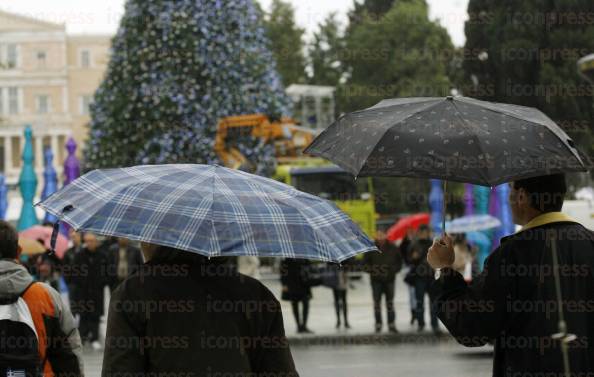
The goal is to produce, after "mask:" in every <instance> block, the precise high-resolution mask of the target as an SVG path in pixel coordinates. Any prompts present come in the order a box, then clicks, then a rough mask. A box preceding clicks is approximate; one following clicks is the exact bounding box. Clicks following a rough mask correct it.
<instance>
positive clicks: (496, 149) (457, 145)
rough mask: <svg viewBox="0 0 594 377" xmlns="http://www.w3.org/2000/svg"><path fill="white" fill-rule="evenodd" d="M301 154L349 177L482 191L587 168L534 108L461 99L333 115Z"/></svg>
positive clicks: (398, 102) (387, 104) (406, 101)
mask: <svg viewBox="0 0 594 377" xmlns="http://www.w3.org/2000/svg"><path fill="white" fill-rule="evenodd" d="M305 152H306V153H309V154H312V155H316V156H320V157H324V158H326V159H328V160H331V161H332V162H334V163H336V164H337V165H339V166H341V167H342V168H344V169H345V170H347V171H349V172H350V173H351V174H353V175H354V176H401V177H418V178H437V179H443V180H449V181H457V182H467V183H474V184H478V185H483V186H496V185H498V184H501V183H504V182H509V181H512V180H517V179H521V178H529V177H534V176H540V175H548V174H555V173H562V172H563V173H564V172H578V171H586V170H587V169H586V167H585V165H584V163H583V161H582V160H581V158H580V156H579V154H578V151H577V149H576V148H575V145H574V143H573V141H572V140H571V139H570V138H569V136H567V134H566V133H565V132H564V131H563V130H562V129H561V128H559V126H557V125H556V124H555V122H553V121H552V120H551V119H550V118H548V117H547V116H546V115H545V114H543V113H542V112H540V111H539V110H537V109H533V108H528V107H523V106H516V105H507V104H499V103H492V102H485V101H479V100H475V99H472V98H466V97H447V98H430V97H427V98H396V99H389V100H384V101H382V102H380V103H378V104H377V105H375V106H373V107H370V108H368V109H365V110H361V111H356V112H354V113H350V114H347V115H344V116H342V117H340V118H339V119H338V120H337V121H336V122H334V123H333V124H332V125H330V126H329V127H328V128H327V129H326V130H325V131H324V132H322V134H320V135H319V136H318V137H317V138H316V139H315V140H314V141H313V143H312V144H311V145H310V146H309V147H308V148H307V149H306V150H305Z"/></svg>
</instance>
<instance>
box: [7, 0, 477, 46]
mask: <svg viewBox="0 0 594 377" xmlns="http://www.w3.org/2000/svg"><path fill="white" fill-rule="evenodd" d="M259 1H260V3H261V4H262V5H263V7H264V8H265V9H266V8H267V7H268V6H269V4H270V3H271V0H259ZM290 1H291V2H292V3H293V4H294V5H295V8H296V10H297V22H298V23H299V24H300V25H301V26H302V27H304V28H305V29H306V30H307V32H308V33H310V34H311V32H312V31H313V30H315V28H316V25H317V24H318V23H319V22H320V21H321V20H323V19H324V17H325V16H326V15H327V14H328V13H330V12H333V11H335V12H337V13H338V14H339V15H340V16H341V19H342V20H346V12H347V11H348V9H349V8H350V7H351V5H352V2H353V0H290ZM124 2H125V0H0V9H2V10H4V11H8V12H15V13H20V14H23V15H28V16H33V17H35V18H40V19H43V20H48V21H53V22H60V23H62V22H64V23H66V25H67V29H68V31H69V32H71V33H93V34H96V33H101V34H112V33H114V32H115V31H116V29H117V26H118V21H119V19H120V17H121V15H122V13H123V11H124ZM427 2H428V3H429V5H430V9H431V10H430V12H431V18H432V19H438V20H439V21H440V22H441V24H442V25H443V26H445V27H446V28H447V29H448V31H449V33H450V35H451V36H452V40H453V41H454V44H456V45H458V46H461V45H463V44H464V40H465V37H464V21H465V20H466V7H467V5H468V0H427Z"/></svg>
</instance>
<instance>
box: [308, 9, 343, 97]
mask: <svg viewBox="0 0 594 377" xmlns="http://www.w3.org/2000/svg"><path fill="white" fill-rule="evenodd" d="M344 52H345V50H344V38H343V36H342V30H341V26H340V22H339V20H338V18H337V17H336V13H331V14H330V15H328V16H327V17H326V18H325V19H324V21H323V22H321V23H320V24H319V25H318V30H317V31H316V32H315V33H314V35H313V41H312V43H311V44H310V45H309V48H308V58H309V67H310V70H311V75H310V77H309V80H308V82H309V83H310V84H312V85H331V86H337V85H338V83H339V82H340V79H341V78H342V76H343V73H344V69H343V65H342V61H341V60H342V56H343V54H344Z"/></svg>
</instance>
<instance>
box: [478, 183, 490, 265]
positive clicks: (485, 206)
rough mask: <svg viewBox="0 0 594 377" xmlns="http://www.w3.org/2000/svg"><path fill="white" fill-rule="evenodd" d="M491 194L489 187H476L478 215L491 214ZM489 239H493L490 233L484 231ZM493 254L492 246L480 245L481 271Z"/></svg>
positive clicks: (479, 261) (479, 259) (479, 260)
mask: <svg viewBox="0 0 594 377" xmlns="http://www.w3.org/2000/svg"><path fill="white" fill-rule="evenodd" d="M490 194H491V189H490V188H489V187H484V186H478V185H475V186H474V198H475V201H474V213H475V214H477V215H486V214H488V213H489V197H490ZM482 233H484V234H485V235H486V236H487V237H489V238H490V237H491V232H490V231H483V232H482ZM490 252H491V245H487V244H482V245H479V252H478V255H477V261H478V265H479V269H480V270H482V269H483V265H484V263H485V259H487V257H488V256H489V253H490Z"/></svg>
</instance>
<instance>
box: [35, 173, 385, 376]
mask: <svg viewBox="0 0 594 377" xmlns="http://www.w3.org/2000/svg"><path fill="white" fill-rule="evenodd" d="M40 206H42V207H43V208H44V209H46V210H47V211H49V212H51V213H54V214H55V215H56V216H58V217H59V218H60V219H61V220H62V221H66V222H67V223H68V224H70V225H71V226H73V227H74V228H75V229H76V230H85V231H92V232H95V233H98V234H103V235H109V236H117V237H124V238H128V239H132V240H138V241H140V242H141V243H140V245H141V251H142V253H143V256H144V259H145V261H146V263H145V264H144V266H143V267H142V268H141V269H140V270H139V271H138V272H137V273H135V274H133V275H132V276H131V277H129V278H128V279H126V280H125V281H124V282H123V283H121V284H120V286H119V287H118V288H117V289H116V290H115V291H114V292H113V295H112V299H111V303H110V308H109V317H108V325H107V336H106V346H105V356H104V360H103V371H102V374H103V376H104V377H110V376H114V375H137V374H145V373H149V374H153V373H154V374H155V375H157V374H160V373H163V374H165V373H167V374H171V373H174V374H177V375H180V374H183V375H190V374H191V375H193V376H197V377H199V376H211V375H213V374H221V375H254V376H264V375H283V376H298V373H297V371H296V369H295V365H294V362H293V358H292V355H291V351H290V348H289V345H288V342H287V339H286V337H285V333H284V326H283V317H282V313H281V309H280V304H279V302H278V300H277V299H276V298H275V297H274V295H273V294H272V293H271V292H270V291H269V290H268V289H267V288H266V287H265V286H264V285H263V284H261V283H260V282H259V281H257V280H255V279H252V278H250V277H247V276H245V275H240V274H239V273H237V271H236V270H235V269H233V268H230V267H229V266H227V265H225V263H224V261H223V260H222V258H212V259H211V258H210V257H227V256H240V255H248V256H265V257H284V258H301V259H318V260H323V261H337V262H340V261H342V260H344V259H348V258H350V257H351V256H353V255H356V254H358V253H361V252H366V251H371V250H375V246H374V244H373V242H372V241H371V240H369V239H368V238H367V237H366V236H365V235H364V233H363V232H362V231H361V230H360V229H359V228H358V227H357V226H356V225H355V224H354V223H353V222H352V221H351V220H350V219H349V218H348V216H347V215H346V214H344V213H343V212H341V211H340V210H339V209H338V208H337V207H336V206H335V205H334V204H332V203H330V202H328V201H325V200H323V199H321V198H318V197H315V196H313V195H309V194H306V193H303V192H300V191H298V190H296V189H294V188H292V187H290V186H287V185H285V184H282V183H279V182H276V181H274V180H270V179H267V178H263V177H258V176H255V175H251V174H248V173H245V172H241V171H237V170H231V169H227V168H223V167H220V166H206V165H162V166H158V165H157V166H138V167H131V168H123V169H110V170H96V171H93V172H90V173H88V174H86V175H85V176H83V177H81V178H79V179H77V180H76V181H74V182H73V183H71V184H69V185H68V186H66V187H65V188H63V189H62V190H60V191H59V192H57V193H56V194H54V195H53V196H51V197H50V198H48V199H47V200H45V201H44V202H42V203H41V204H40ZM164 339H165V340H167V342H168V343H164V342H163V340H164Z"/></svg>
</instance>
